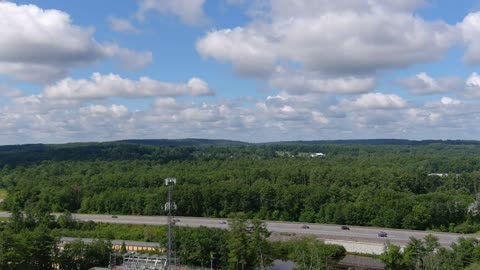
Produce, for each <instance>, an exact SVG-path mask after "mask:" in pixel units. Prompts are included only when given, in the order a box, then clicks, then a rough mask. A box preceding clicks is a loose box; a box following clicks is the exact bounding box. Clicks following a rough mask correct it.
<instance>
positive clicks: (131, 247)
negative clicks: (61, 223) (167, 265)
mask: <svg viewBox="0 0 480 270" xmlns="http://www.w3.org/2000/svg"><path fill="white" fill-rule="evenodd" d="M76 240H82V241H83V242H84V243H86V244H89V243H92V242H93V241H94V240H95V239H92V238H75V237H62V238H61V239H60V243H59V244H58V247H59V248H60V250H62V249H63V247H64V246H65V244H67V243H70V242H73V241H76ZM110 242H111V243H112V249H113V250H120V249H121V248H122V244H123V243H125V248H126V249H127V251H138V252H149V251H161V252H162V251H165V248H163V247H160V244H159V243H153V242H140V241H125V240H110Z"/></svg>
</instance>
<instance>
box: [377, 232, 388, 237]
mask: <svg viewBox="0 0 480 270" xmlns="http://www.w3.org/2000/svg"><path fill="white" fill-rule="evenodd" d="M387 236H388V234H387V233H386V232H379V233H378V237H387Z"/></svg>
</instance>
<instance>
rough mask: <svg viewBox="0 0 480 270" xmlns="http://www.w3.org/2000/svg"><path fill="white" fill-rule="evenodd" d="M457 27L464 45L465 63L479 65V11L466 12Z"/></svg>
mask: <svg viewBox="0 0 480 270" xmlns="http://www.w3.org/2000/svg"><path fill="white" fill-rule="evenodd" d="M457 26H458V28H459V29H460V31H461V33H462V37H463V42H464V44H465V46H466V50H465V54H464V56H463V60H464V62H465V63H467V64H471V65H480V38H479V36H480V12H475V13H470V14H468V15H467V16H466V17H465V18H464V19H463V21H462V22H461V23H459V24H458V25H457Z"/></svg>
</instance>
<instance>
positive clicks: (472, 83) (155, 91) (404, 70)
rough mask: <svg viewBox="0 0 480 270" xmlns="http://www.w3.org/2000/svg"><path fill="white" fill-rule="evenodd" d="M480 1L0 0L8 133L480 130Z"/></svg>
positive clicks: (246, 136) (452, 133) (31, 136)
mask: <svg viewBox="0 0 480 270" xmlns="http://www.w3.org/2000/svg"><path fill="white" fill-rule="evenodd" d="M479 67H480V0H335V1H331V0H122V1H118V0H115V1H113V0H102V1H98V0H82V1H61V0H30V1H23V0H22V1H2V0H0V144H2V145H6V144H26V143H66V142H87V141H112V140H121V139H164V138H166V139H175V138H209V139H229V140H241V141H246V142H267V141H288V140H332V139H335V140H337V139H374V138H396V139H411V140H424V139H468V140H480V70H479Z"/></svg>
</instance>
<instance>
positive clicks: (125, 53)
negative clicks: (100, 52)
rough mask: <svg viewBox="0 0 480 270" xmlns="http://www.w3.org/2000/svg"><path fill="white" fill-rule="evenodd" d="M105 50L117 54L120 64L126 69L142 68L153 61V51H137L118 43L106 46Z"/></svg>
mask: <svg viewBox="0 0 480 270" xmlns="http://www.w3.org/2000/svg"><path fill="white" fill-rule="evenodd" d="M104 48H105V52H106V53H107V54H108V55H110V56H117V58H118V61H119V62H120V66H121V67H122V68H124V69H126V70H135V69H140V68H142V67H144V66H146V65H148V64H150V63H151V62H152V61H153V56H152V53H151V52H136V51H132V50H130V49H126V48H121V47H119V46H118V45H116V44H113V45H108V46H105V47H104Z"/></svg>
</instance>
